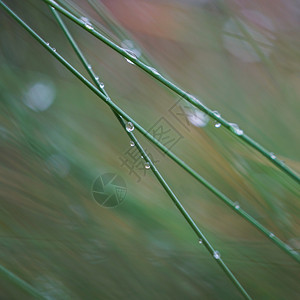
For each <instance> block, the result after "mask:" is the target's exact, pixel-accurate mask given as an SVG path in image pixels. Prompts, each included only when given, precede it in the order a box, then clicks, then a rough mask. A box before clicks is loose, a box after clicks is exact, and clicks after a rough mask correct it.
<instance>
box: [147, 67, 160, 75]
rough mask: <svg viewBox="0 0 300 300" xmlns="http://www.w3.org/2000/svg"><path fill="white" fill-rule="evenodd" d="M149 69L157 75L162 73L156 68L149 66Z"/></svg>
mask: <svg viewBox="0 0 300 300" xmlns="http://www.w3.org/2000/svg"><path fill="white" fill-rule="evenodd" d="M149 70H150V71H152V72H153V73H154V74H155V75H160V74H159V72H158V71H157V70H156V69H155V68H152V67H149Z"/></svg>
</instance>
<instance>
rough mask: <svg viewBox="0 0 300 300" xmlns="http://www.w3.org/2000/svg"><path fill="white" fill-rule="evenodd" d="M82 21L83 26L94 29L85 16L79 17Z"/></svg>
mask: <svg viewBox="0 0 300 300" xmlns="http://www.w3.org/2000/svg"><path fill="white" fill-rule="evenodd" d="M80 19H81V21H82V22H84V26H85V28H87V29H89V30H92V29H94V27H93V25H92V24H91V22H90V20H89V19H88V18H86V17H81V18H80Z"/></svg>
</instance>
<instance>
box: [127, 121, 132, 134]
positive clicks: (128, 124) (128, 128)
mask: <svg viewBox="0 0 300 300" xmlns="http://www.w3.org/2000/svg"><path fill="white" fill-rule="evenodd" d="M126 130H127V131H128V132H131V131H133V130H134V125H133V124H132V123H131V122H128V123H127V124H126Z"/></svg>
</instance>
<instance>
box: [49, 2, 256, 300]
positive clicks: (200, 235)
mask: <svg viewBox="0 0 300 300" xmlns="http://www.w3.org/2000/svg"><path fill="white" fill-rule="evenodd" d="M50 8H51V10H52V12H53V14H54V17H55V18H56V20H57V21H58V23H59V25H60V27H61V28H62V30H63V32H64V33H65V35H66V36H67V38H68V40H69V41H70V43H71V45H72V47H73V49H74V51H75V52H76V54H77V56H78V57H79V59H80V60H81V62H82V63H83V65H84V67H85V68H86V70H87V71H88V72H89V73H90V76H91V77H92V79H93V80H94V82H95V83H96V85H98V88H99V90H101V91H102V92H103V93H104V94H106V96H107V97H108V94H107V93H106V91H105V89H104V86H103V85H101V84H99V81H98V79H97V78H96V76H95V74H94V73H93V72H91V71H90V70H91V67H90V65H89V64H88V62H87V60H86V59H85V57H84V55H83V53H82V52H81V50H80V49H79V47H78V46H77V44H76V42H75V40H74V39H73V37H72V35H71V33H70V32H69V30H68V29H67V27H66V26H65V24H64V22H63V21H62V19H61V18H60V16H59V14H58V13H57V12H56V11H55V9H54V8H53V7H51V6H50ZM115 115H116V117H117V118H118V120H119V122H120V123H121V126H122V127H123V129H124V130H125V132H126V133H127V135H128V136H129V138H130V139H131V140H132V141H133V142H134V144H135V146H136V147H137V149H138V150H139V152H140V154H141V155H142V157H143V158H144V160H145V163H147V164H149V167H150V168H151V170H152V172H153V173H154V175H155V177H156V178H157V179H158V181H159V182H160V184H161V185H162V187H163V188H164V190H165V191H166V192H167V194H168V195H169V197H170V198H171V199H172V201H173V203H174V204H175V206H176V207H177V208H178V210H179V211H180V212H181V214H182V215H183V216H184V218H185V220H186V221H187V222H188V224H189V225H190V227H191V228H192V229H193V231H194V232H195V233H196V235H197V237H198V238H199V239H200V241H201V243H203V245H204V246H205V247H206V249H207V250H208V251H209V253H210V254H211V255H212V256H213V257H214V258H215V259H216V261H217V262H218V264H219V265H220V267H221V268H222V269H223V270H224V272H225V274H226V275H227V277H229V279H230V280H231V281H232V282H233V283H234V285H235V286H236V287H237V289H238V290H239V291H240V292H241V294H242V295H243V296H244V297H245V299H251V297H250V296H249V295H248V293H247V292H246V290H245V289H244V288H243V286H242V285H241V284H240V283H239V281H238V280H237V279H236V277H235V276H234V275H233V273H232V272H231V271H230V269H229V268H228V267H227V266H226V264H225V263H224V262H223V260H222V258H221V256H220V254H219V252H217V251H216V250H215V249H214V248H213V247H212V245H211V244H210V243H209V242H208V240H207V239H206V237H205V236H204V234H203V233H202V232H201V231H200V229H199V228H198V226H197V225H196V223H195V222H194V221H193V219H192V218H191V216H190V215H189V214H188V212H187V211H186V210H185V209H184V207H183V206H182V204H181V203H180V201H179V199H178V198H177V197H176V195H175V194H174V192H173V191H172V189H171V188H170V187H169V185H168V184H167V183H166V181H165V180H164V178H163V176H162V175H161V174H160V172H159V171H158V169H157V168H156V166H155V165H154V164H153V162H152V160H151V159H150V157H149V156H148V154H147V153H146V152H145V150H144V149H143V147H142V146H141V144H140V143H139V141H138V139H137V138H136V137H135V135H134V133H133V132H132V131H128V130H126V124H125V122H124V121H123V119H122V117H121V116H119V115H118V114H117V113H116V112H115Z"/></svg>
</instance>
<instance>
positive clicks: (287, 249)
mask: <svg viewBox="0 0 300 300" xmlns="http://www.w3.org/2000/svg"><path fill="white" fill-rule="evenodd" d="M0 4H1V5H2V6H3V7H4V8H5V9H7V10H8V12H9V14H10V15H11V16H13V17H14V18H15V19H16V20H17V21H18V23H20V24H21V25H22V26H23V27H24V28H25V29H26V30H27V31H28V32H29V33H30V34H31V35H32V36H33V37H34V38H35V39H36V40H37V41H38V42H39V43H41V44H42V45H43V46H44V47H45V48H46V49H47V50H48V51H49V52H50V53H51V54H52V55H53V56H54V57H55V58H56V59H58V60H59V61H60V62H61V63H62V64H63V65H64V66H65V67H66V68H67V69H68V70H69V71H71V72H72V73H73V74H74V75H75V76H76V77H77V78H78V79H80V80H81V81H82V82H83V83H84V84H85V85H86V86H87V87H88V88H90V89H91V90H92V91H93V92H94V93H95V94H96V95H98V96H99V97H100V98H101V99H102V100H104V101H105V102H106V103H107V104H108V105H109V106H110V107H111V108H112V109H113V110H114V112H115V113H116V114H117V115H120V116H122V118H124V119H125V120H126V121H129V122H132V123H133V124H134V126H135V128H136V129H137V130H138V131H140V132H141V133H142V134H143V135H144V136H145V137H146V138H147V139H149V140H150V141H151V142H153V143H154V144H155V145H156V146H157V147H158V148H160V149H161V150H162V151H163V152H164V153H166V154H167V155H168V156H169V157H170V158H171V159H173V160H174V161H175V162H176V163H177V164H178V165H180V166H181V167H182V168H183V169H184V170H186V171H187V172H188V173H190V174H191V175H192V176H193V177H194V178H196V179H197V180H198V181H199V182H201V183H202V184H203V185H204V186H205V187H207V188H208V189H209V190H210V191H211V192H213V193H214V194H215V195H216V196H217V197H218V198H220V199H221V200H222V201H223V202H224V203H225V204H227V205H228V206H229V207H230V208H232V209H233V210H234V211H236V212H237V213H238V214H239V215H241V216H242V217H243V218H244V219H245V220H247V221H248V222H250V223H251V224H252V225H254V226H255V227H256V229H258V230H259V231H260V232H262V233H263V234H264V235H265V236H267V237H268V239H270V240H271V241H272V242H273V243H275V245H277V246H278V247H280V248H281V249H282V250H284V251H285V252H286V253H287V254H289V255H290V256H291V257H292V258H293V259H295V260H296V261H297V262H300V258H299V254H298V253H297V252H296V251H294V250H293V249H292V248H291V247H290V246H288V245H287V244H285V243H284V242H282V241H281V240H280V239H279V238H277V237H276V236H275V235H274V234H273V233H272V232H270V231H269V230H268V229H266V228H265V227H264V226H262V225H261V224H260V223H259V222H257V221H256V220H255V219H254V218H253V217H251V216H250V215H248V214H247V213H246V212H245V211H243V210H242V209H240V208H238V209H237V208H236V206H235V203H234V202H233V201H232V200H230V199H229V198H228V197H227V196H225V195H224V194H223V193H222V192H220V191H219V190H218V189H217V188H215V187H214V186H213V185H211V184H210V183H209V182H208V181H207V180H205V179H204V178H203V177H202V176H201V175H199V174H198V173H197V172H196V171H195V170H193V169H192V168H191V167H189V166H188V165H187V164H186V163H185V162H184V161H182V160H181V159H180V158H178V157H177V156H176V155H175V154H174V153H172V152H171V151H169V150H168V148H166V147H165V146H164V145H162V144H161V143H160V142H159V141H157V140H156V139H155V138H154V137H153V136H152V135H150V134H149V133H148V132H147V131H146V130H145V129H144V128H143V127H142V126H140V125H139V124H138V123H137V122H135V120H133V119H132V118H131V117H130V116H128V115H127V114H126V113H125V112H124V111H123V110H122V109H121V108H120V107H118V106H117V105H116V104H115V103H114V102H112V101H111V100H110V98H109V97H108V95H107V94H106V92H105V91H104V92H103V89H101V88H100V90H99V89H98V88H97V87H95V86H94V85H93V84H91V83H90V82H89V81H88V80H87V79H86V78H85V77H84V76H83V75H82V74H80V73H79V72H78V71H77V70H76V69H75V68H74V67H73V66H72V65H70V64H69V63H68V62H67V61H66V60H65V59H64V58H63V57H62V56H60V55H59V54H58V53H57V52H56V50H54V49H53V48H51V46H50V45H49V43H47V42H45V41H44V40H43V39H42V38H41V37H40V36H39V35H37V34H36V33H35V31H33V30H32V29H31V28H30V27H29V26H28V25H27V24H26V23H25V22H23V21H22V20H21V19H20V18H18V16H16V15H15V14H14V13H13V12H12V11H11V10H10V9H9V8H8V7H7V6H5V4H3V2H2V1H0ZM88 70H89V68H88ZM93 76H94V77H95V75H92V78H93ZM96 82H98V80H96Z"/></svg>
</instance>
